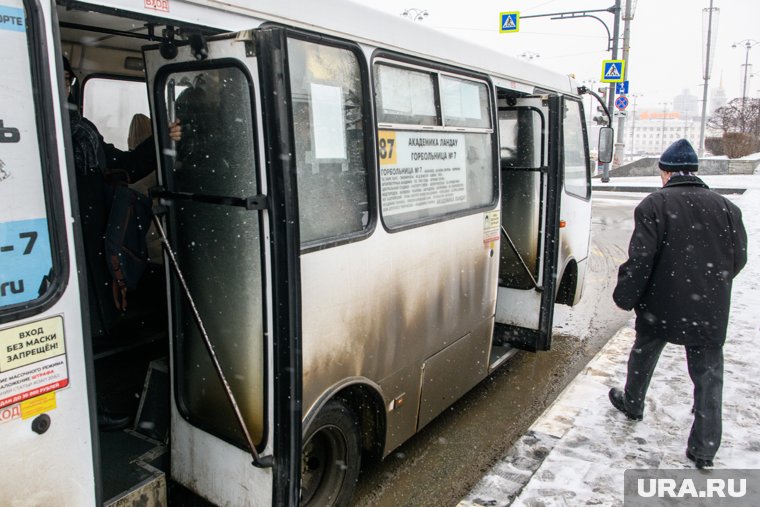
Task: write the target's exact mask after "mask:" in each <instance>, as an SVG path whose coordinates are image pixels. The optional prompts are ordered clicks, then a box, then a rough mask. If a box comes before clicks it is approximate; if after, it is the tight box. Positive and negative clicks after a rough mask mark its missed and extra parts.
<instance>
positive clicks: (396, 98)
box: [375, 63, 495, 229]
mask: <svg viewBox="0 0 760 507" xmlns="http://www.w3.org/2000/svg"><path fill="white" fill-rule="evenodd" d="M375 86H376V88H377V96H378V101H377V117H378V123H380V127H379V128H380V129H381V130H379V132H378V155H379V158H380V199H381V203H382V206H381V208H382V215H383V221H384V222H385V225H386V226H387V227H388V228H390V229H394V228H400V227H405V226H409V225H416V224H419V223H421V222H425V221H430V220H436V219H440V218H441V217H444V216H446V215H450V214H453V215H454V216H459V215H461V214H463V213H467V212H470V211H475V210H478V209H483V208H484V207H486V206H488V205H490V204H492V203H493V202H494V199H495V185H494V181H495V177H494V166H493V153H492V152H493V142H494V140H493V129H492V125H491V114H490V110H491V109H490V107H491V104H490V100H489V91H488V87H487V86H486V84H485V83H484V82H481V81H475V80H468V79H460V78H456V77H453V76H450V75H447V74H437V73H426V72H421V71H418V70H416V69H415V70H412V69H405V68H399V67H396V66H390V65H387V64H385V63H377V64H375ZM439 86H440V89H437V88H438V87H439ZM436 111H442V112H443V117H442V118H441V116H439V115H437V114H436ZM431 121H434V125H435V126H434V127H433V128H431V127H429V126H428V125H431Z"/></svg>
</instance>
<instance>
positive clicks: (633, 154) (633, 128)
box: [631, 93, 644, 160]
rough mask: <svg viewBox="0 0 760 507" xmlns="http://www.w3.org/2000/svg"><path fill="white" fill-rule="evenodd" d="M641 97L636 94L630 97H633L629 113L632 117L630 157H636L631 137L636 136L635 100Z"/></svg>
mask: <svg viewBox="0 0 760 507" xmlns="http://www.w3.org/2000/svg"><path fill="white" fill-rule="evenodd" d="M643 96H644V94H638V93H634V94H632V95H631V97H633V110H632V111H631V113H633V117H632V118H631V156H636V151H635V150H634V146H635V143H636V139H635V138H634V137H633V136H635V135H636V99H638V98H639V97H643ZM631 160H633V159H631Z"/></svg>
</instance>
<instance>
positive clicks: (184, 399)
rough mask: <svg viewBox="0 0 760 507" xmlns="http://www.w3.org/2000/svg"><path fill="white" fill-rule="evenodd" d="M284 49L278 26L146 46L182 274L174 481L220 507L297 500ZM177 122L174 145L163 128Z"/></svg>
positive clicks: (175, 303) (174, 310)
mask: <svg viewBox="0 0 760 507" xmlns="http://www.w3.org/2000/svg"><path fill="white" fill-rule="evenodd" d="M284 43H285V42H284V37H283V36H282V31H280V30H277V29H270V30H263V31H259V30H257V31H248V32H241V33H238V34H228V35H221V36H218V37H215V38H212V39H209V40H206V39H204V38H203V36H201V35H200V34H198V35H192V34H191V35H190V36H189V37H187V38H186V40H183V41H182V42H180V41H173V40H172V36H171V28H169V29H167V33H166V38H165V40H164V41H163V42H162V43H161V44H160V45H157V46H152V47H148V48H145V49H144V58H145V64H146V76H147V80H148V89H149V94H150V101H151V109H152V113H153V114H152V116H153V119H154V129H158V131H160V132H162V135H161V136H159V137H160V140H159V149H160V153H161V155H162V159H161V165H162V167H161V174H160V182H161V187H160V188H159V189H157V190H159V192H158V193H157V194H154V195H158V196H160V202H161V204H162V206H163V208H165V214H164V220H163V221H164V224H165V226H166V229H167V231H168V242H169V244H170V245H171V249H172V251H173V252H174V254H175V256H176V261H177V264H178V265H179V267H180V270H181V271H182V274H183V278H184V281H181V280H180V279H179V277H178V276H172V277H171V282H170V289H169V293H170V313H171V333H170V334H171V357H172V363H171V371H172V376H173V389H172V403H171V444H172V446H171V447H172V448H171V463H172V465H171V469H172V472H171V473H172V477H173V479H174V480H175V481H177V482H179V483H180V484H182V485H184V486H186V487H187V488H188V489H191V490H192V491H194V492H195V493H196V494H198V495H200V496H202V497H204V498H206V499H208V500H210V501H212V502H214V503H215V504H220V505H270V504H271V505H296V504H297V502H298V495H299V481H298V477H299V473H300V469H299V468H298V467H299V466H300V453H301V406H300V358H299V354H298V352H297V350H298V344H297V343H296V340H297V338H296V337H297V336H298V334H299V333H298V327H299V325H300V324H299V316H298V313H297V312H298V310H297V309H298V307H299V306H298V300H299V282H298V257H297V252H298V228H297V218H298V212H297V207H296V202H295V201H294V199H295V198H294V197H293V196H294V195H295V192H293V191H292V188H293V186H294V185H295V182H294V181H293V180H292V178H293V173H294V168H293V167H292V165H291V162H290V159H289V157H287V156H285V155H286V154H287V153H288V152H292V148H290V144H291V142H292V140H291V138H290V131H289V130H288V128H287V127H286V126H285V125H286V124H284V123H281V122H280V121H279V119H280V118H281V117H282V116H281V115H282V114H283V111H282V110H283V108H284V103H283V102H279V101H277V97H285V96H286V95H287V94H286V93H285V88H284V87H285V83H284V82H283V81H282V79H281V76H282V75H283V74H284V73H283V72H282V68H281V66H282V61H281V60H280V59H279V58H280V54H281V49H282V47H283V45H284ZM262 69H263V70H262ZM278 69H279V70H278ZM175 118H176V119H178V120H179V121H180V122H181V123H182V126H183V134H182V139H181V140H180V141H177V142H173V141H171V140H170V139H169V137H168V135H167V131H166V128H165V127H163V126H164V125H168V124H169V123H170V122H171V121H173V120H174V119H175ZM262 118H266V119H267V120H265V121H262ZM265 139H266V142H265ZM263 146H268V147H270V148H269V152H268V153H264V151H265V150H264V149H263V148H262V147H263ZM186 289H187V290H186ZM187 293H189V294H190V295H191V296H192V298H193V301H194V302H193V303H191V302H190V299H189V298H188V295H187ZM196 310H197V313H196ZM201 323H202V325H201ZM212 356H213V358H212ZM220 371H221V373H222V375H220ZM222 376H224V379H225V380H222ZM225 383H226V385H225Z"/></svg>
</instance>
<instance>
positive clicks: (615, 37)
mask: <svg viewBox="0 0 760 507" xmlns="http://www.w3.org/2000/svg"><path fill="white" fill-rule="evenodd" d="M614 9H615V23H614V25H613V28H612V59H613V60H617V56H618V44H619V43H620V0H615V7H614ZM614 102H615V83H610V90H609V93H608V96H607V109H609V110H610V111H612V105H613V103H614ZM611 126H612V125H610V127H611ZM608 181H610V164H608V163H607V164H602V183H607V182H608Z"/></svg>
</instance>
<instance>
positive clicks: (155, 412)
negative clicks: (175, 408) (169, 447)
mask: <svg viewBox="0 0 760 507" xmlns="http://www.w3.org/2000/svg"><path fill="white" fill-rule="evenodd" d="M169 381H170V380H169V366H168V363H167V360H166V358H161V359H155V360H153V361H151V362H150V365H149V366H148V373H147V374H146V375H145V384H144V386H143V391H142V395H141V396H140V405H139V406H138V408H137V417H135V426H134V430H135V431H136V432H138V433H142V434H143V435H145V436H147V437H150V438H152V439H154V440H158V441H159V442H164V443H166V442H168V438H169Z"/></svg>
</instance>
